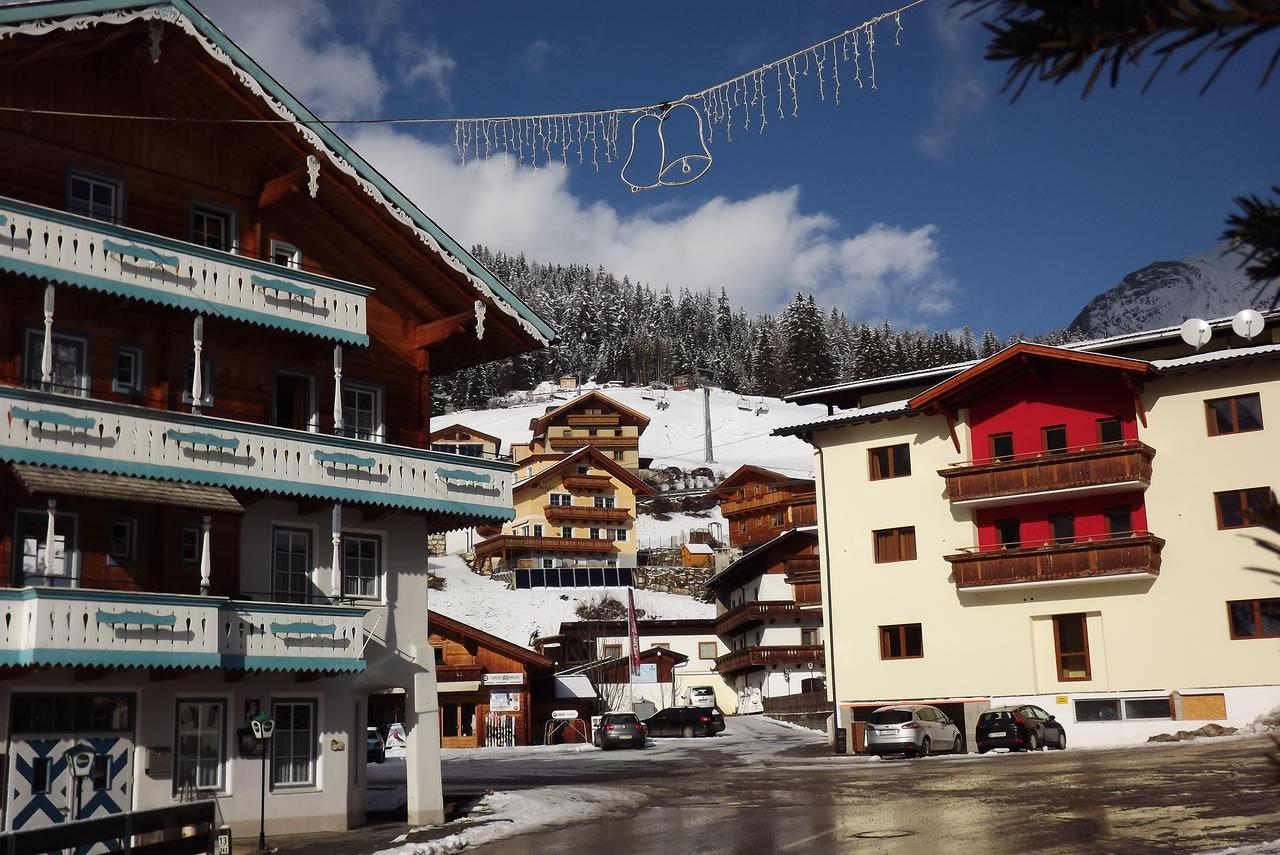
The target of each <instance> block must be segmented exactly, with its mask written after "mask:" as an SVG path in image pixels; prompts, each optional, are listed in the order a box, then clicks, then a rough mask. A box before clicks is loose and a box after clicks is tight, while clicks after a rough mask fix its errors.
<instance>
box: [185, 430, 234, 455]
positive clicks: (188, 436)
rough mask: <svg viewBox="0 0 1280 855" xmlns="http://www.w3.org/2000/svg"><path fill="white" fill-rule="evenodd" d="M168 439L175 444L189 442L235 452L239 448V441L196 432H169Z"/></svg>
mask: <svg viewBox="0 0 1280 855" xmlns="http://www.w3.org/2000/svg"><path fill="white" fill-rule="evenodd" d="M168 433H169V439H172V440H176V441H177V442H190V443H192V444H194V445H211V446H213V447H214V448H226V449H230V450H231V451H235V450H236V449H237V448H239V447H240V440H238V439H231V438H228V437H222V436H214V435H213V434H211V433H204V432H203V431H198V430H172V429H170V430H169V432H168Z"/></svg>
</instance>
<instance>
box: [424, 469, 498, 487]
mask: <svg viewBox="0 0 1280 855" xmlns="http://www.w3.org/2000/svg"><path fill="white" fill-rule="evenodd" d="M436 477H437V478H451V479H453V480H454V481H476V482H479V483H481V484H488V483H489V482H490V481H492V480H493V479H492V478H490V477H489V473H487V472H468V471H467V470H465V469H437V470H436Z"/></svg>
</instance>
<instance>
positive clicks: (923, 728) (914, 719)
mask: <svg viewBox="0 0 1280 855" xmlns="http://www.w3.org/2000/svg"><path fill="white" fill-rule="evenodd" d="M864 735H865V737H866V750H867V753H868V754H878V755H880V756H884V755H885V754H905V755H906V756H908V757H928V756H929V755H930V754H932V753H933V752H935V751H949V752H951V753H952V754H963V753H964V750H965V749H964V735H963V734H962V733H961V732H960V728H958V727H956V725H955V723H954V722H952V721H951V719H949V718H947V715H946V713H944V712H943V711H942V710H940V709H938V708H937V707H930V706H925V705H923V704H910V705H905V704H904V705H900V706H892V707H881V708H880V709H878V710H876V711H875V712H873V713H872V714H871V716H870V717H869V718H868V719H867V726H866V730H865V731H864Z"/></svg>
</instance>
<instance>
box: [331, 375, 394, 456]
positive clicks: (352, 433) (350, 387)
mask: <svg viewBox="0 0 1280 855" xmlns="http://www.w3.org/2000/svg"><path fill="white" fill-rule="evenodd" d="M348 394H367V395H370V396H371V397H372V399H373V411H372V415H373V429H372V431H371V432H369V433H368V435H367V436H360V435H359V433H358V432H357V429H356V427H355V424H354V420H353V419H351V418H349V417H348V416H347V413H348V409H347V401H346V397H347V395H348ZM342 398H343V401H342V424H343V427H342V433H343V435H344V436H349V437H352V438H354V439H362V440H365V441H366V442H386V437H387V426H386V415H385V412H384V411H385V407H384V405H383V400H384V398H385V396H384V395H383V390H382V387H381V386H375V385H373V384H372V383H360V382H348V381H346V380H343V382H342Z"/></svg>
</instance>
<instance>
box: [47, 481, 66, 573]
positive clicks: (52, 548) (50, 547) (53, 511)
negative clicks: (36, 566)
mask: <svg viewBox="0 0 1280 855" xmlns="http://www.w3.org/2000/svg"><path fill="white" fill-rule="evenodd" d="M57 514H58V500H57V499H50V500H49V519H48V523H47V524H46V527H45V531H44V575H45V576H51V575H53V567H54V559H55V558H56V557H57V556H56V552H57V547H58V535H57V533H56V532H55V530H54V523H55V520H56V517H57ZM64 569H65V568H64Z"/></svg>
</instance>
